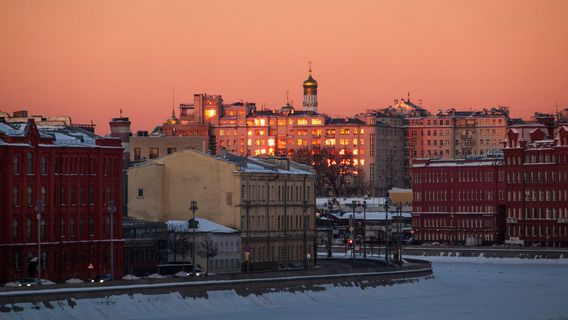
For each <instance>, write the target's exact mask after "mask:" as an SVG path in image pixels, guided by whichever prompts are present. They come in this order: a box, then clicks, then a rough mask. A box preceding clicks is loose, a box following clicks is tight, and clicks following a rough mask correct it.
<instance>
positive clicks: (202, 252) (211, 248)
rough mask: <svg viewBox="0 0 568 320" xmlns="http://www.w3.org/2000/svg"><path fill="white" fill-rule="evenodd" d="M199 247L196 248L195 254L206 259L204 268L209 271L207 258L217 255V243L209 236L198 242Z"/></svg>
mask: <svg viewBox="0 0 568 320" xmlns="http://www.w3.org/2000/svg"><path fill="white" fill-rule="evenodd" d="M198 246H199V248H198V249H197V254H198V255H199V256H200V257H201V258H205V259H206V263H207V266H206V270H207V272H209V259H210V258H214V257H216V256H217V253H218V252H219V249H218V248H217V243H215V242H214V241H213V240H212V239H211V238H209V237H207V238H206V239H203V240H201V241H200V242H199V244H198Z"/></svg>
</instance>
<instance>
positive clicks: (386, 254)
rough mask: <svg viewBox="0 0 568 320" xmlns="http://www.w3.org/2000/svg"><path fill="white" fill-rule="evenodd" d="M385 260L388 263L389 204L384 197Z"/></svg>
mask: <svg viewBox="0 0 568 320" xmlns="http://www.w3.org/2000/svg"><path fill="white" fill-rule="evenodd" d="M384 208H385V262H386V263H389V233H388V231H389V226H388V224H389V204H388V202H387V198H385V205H384Z"/></svg>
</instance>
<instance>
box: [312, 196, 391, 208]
mask: <svg viewBox="0 0 568 320" xmlns="http://www.w3.org/2000/svg"><path fill="white" fill-rule="evenodd" d="M334 199H335V201H336V203H339V205H341V206H346V205H351V204H352V203H353V201H357V202H359V203H363V201H366V202H367V208H373V207H379V206H380V207H382V206H384V205H385V198H382V197H338V198H333V197H318V198H316V206H318V207H324V208H327V204H328V201H330V200H334Z"/></svg>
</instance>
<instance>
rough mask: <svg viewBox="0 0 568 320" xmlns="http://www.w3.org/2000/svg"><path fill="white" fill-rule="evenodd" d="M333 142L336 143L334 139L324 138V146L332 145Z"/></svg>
mask: <svg viewBox="0 0 568 320" xmlns="http://www.w3.org/2000/svg"><path fill="white" fill-rule="evenodd" d="M335 144H336V140H335V139H325V145H326V146H334V145H335Z"/></svg>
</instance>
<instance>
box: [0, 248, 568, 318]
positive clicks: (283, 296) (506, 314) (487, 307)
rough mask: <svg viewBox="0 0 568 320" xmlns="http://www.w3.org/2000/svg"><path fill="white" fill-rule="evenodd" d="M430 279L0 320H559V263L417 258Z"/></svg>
mask: <svg viewBox="0 0 568 320" xmlns="http://www.w3.org/2000/svg"><path fill="white" fill-rule="evenodd" d="M424 258H425V259H430V260H432V261H434V262H433V266H434V272H435V277H434V278H433V279H421V280H419V281H416V282H413V283H404V284H398V285H393V286H387V287H368V288H365V289H361V288H360V287H356V286H332V285H327V286H324V287H325V290H322V291H304V292H295V293H291V292H273V293H267V294H263V295H254V294H252V295H248V296H240V295H238V294H237V293H236V292H235V291H233V290H224V291H213V292H210V293H209V297H208V298H184V297H182V296H180V295H179V294H177V293H170V294H159V295H139V294H134V295H119V296H111V297H107V298H98V299H84V300H83V299H81V300H79V299H77V300H73V302H74V303H76V305H74V306H73V307H72V306H70V305H69V302H68V301H61V302H52V303H51V305H50V307H47V306H45V305H44V304H36V305H34V304H31V303H18V304H16V305H17V306H18V307H22V308H24V311H22V312H9V313H6V312H4V313H1V312H0V319H42V320H43V319H81V320H89V319H158V320H160V319H164V320H165V319H169V320H181V319H184V320H185V319H199V318H201V319H207V320H215V319H231V320H239V319H247V320H256V319H271V320H272V319H349V320H351V319H403V320H405V319H421V320H424V319H566V318H567V316H568V304H567V303H566V298H567V291H566V288H568V268H566V264H567V263H566V261H564V260H526V259H488V258H464V257H459V258H456V257H424Z"/></svg>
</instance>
